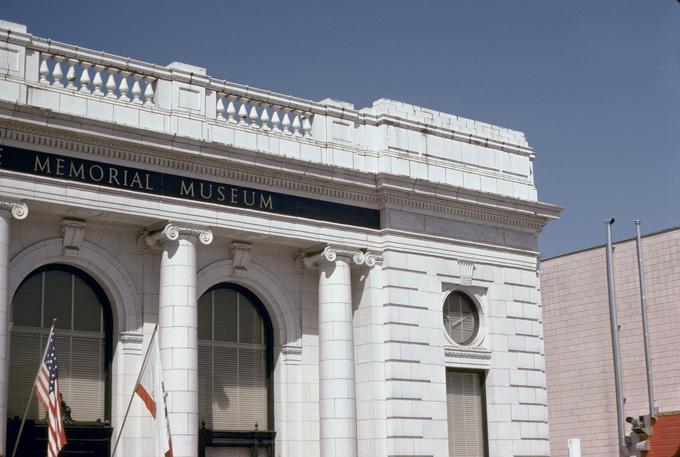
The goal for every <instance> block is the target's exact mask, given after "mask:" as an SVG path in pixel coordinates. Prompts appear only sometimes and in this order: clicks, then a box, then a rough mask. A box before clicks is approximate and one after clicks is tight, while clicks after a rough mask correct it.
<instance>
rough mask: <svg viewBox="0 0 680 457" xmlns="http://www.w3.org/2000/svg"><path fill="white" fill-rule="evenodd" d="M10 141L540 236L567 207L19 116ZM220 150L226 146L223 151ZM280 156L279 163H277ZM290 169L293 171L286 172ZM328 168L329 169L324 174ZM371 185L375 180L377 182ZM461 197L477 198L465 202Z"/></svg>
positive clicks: (4, 125)
mask: <svg viewBox="0 0 680 457" xmlns="http://www.w3.org/2000/svg"><path fill="white" fill-rule="evenodd" d="M82 126H83V125H82V124H81V127H82ZM109 128H110V126H109ZM4 140H10V141H15V142H18V143H24V144H29V145H34V146H38V147H48V148H56V149H60V150H64V151H70V152H74V153H77V154H85V155H88V156H98V157H102V158H105V159H113V160H119V161H125V162H133V163H135V164H139V165H142V166H143V165H147V166H151V167H155V168H162V169H168V170H178V171H182V172H185V173H186V172H188V173H192V174H196V175H199V176H201V177H206V178H208V177H211V178H217V180H225V181H228V182H234V183H242V184H245V185H249V186H253V187H258V188H265V189H268V190H273V191H283V192H289V193H296V194H299V195H302V196H308V197H312V198H321V199H330V200H335V201H341V202H343V203H346V204H350V205H355V206H368V207H372V208H378V209H379V208H384V207H399V208H400V209H407V210H412V211H414V212H423V211H426V212H430V213H432V214H436V215H439V216H441V215H444V216H446V217H450V218H456V219H464V220H468V221H476V222H478V223H484V224H493V225H498V226H502V227H512V228H513V229H517V230H523V231H530V232H532V233H538V232H540V230H541V229H542V227H543V225H544V224H545V223H547V222H548V221H550V220H552V219H556V218H557V214H559V208H558V207H555V206H552V205H546V204H543V203H538V202H529V201H524V200H518V201H515V200H517V199H510V198H507V199H505V198H503V197H501V196H498V195H495V194H488V195H487V196H486V198H487V199H489V200H493V201H495V202H496V203H495V204H494V205H488V204H483V203H479V202H476V200H479V199H480V194H482V193H479V192H474V191H469V192H468V191H467V190H466V189H461V188H456V187H453V186H446V185H436V186H435V187H436V188H437V189H445V188H450V192H449V194H450V195H446V196H441V195H432V194H431V192H432V188H433V186H432V183H419V182H418V180H413V179H411V178H404V177H392V176H390V183H389V185H381V184H379V183H378V181H380V180H379V179H378V177H379V176H382V174H379V175H375V174H369V173H360V172H357V171H345V170H343V171H342V172H340V173H338V174H337V175H338V176H335V177H334V176H333V172H334V167H332V166H324V165H320V164H315V165H313V166H312V165H310V164H309V163H306V162H304V161H296V160H295V159H290V158H280V157H270V156H269V155H267V156H266V157H260V156H262V154H261V153H252V155H253V163H256V164H257V165H256V166H248V165H244V164H241V163H235V160H234V159H231V158H229V157H225V156H221V155H219V156H218V155H213V156H208V155H206V154H205V153H201V154H196V153H193V154H190V153H187V152H184V151H177V150H173V149H170V148H167V149H163V148H162V147H160V146H158V145H150V144H148V143H141V141H140V142H138V143H137V144H135V143H134V142H132V141H133V140H130V141H125V140H115V139H113V138H99V137H96V136H94V133H93V134H88V133H75V132H70V131H68V130H64V129H59V128H57V127H53V126H50V127H46V126H43V125H36V124H31V123H30V121H29V122H22V121H19V120H16V119H0V141H4ZM211 146H212V145H211ZM196 149H199V150H200V149H201V145H200V144H197V145H196ZM212 150H214V151H216V152H217V151H219V149H217V148H214V149H212ZM224 150H227V151H230V150H231V148H224ZM237 151H238V152H243V151H241V150H237ZM258 154H259V155H258ZM277 160H278V161H279V162H276V161H277ZM267 161H270V162H271V163H277V164H278V167H274V166H272V165H269V166H268V165H267V164H266V163H265V162H267ZM298 162H299V163H298ZM285 166H288V168H289V169H281V168H283V167H285ZM313 167H316V168H313ZM310 169H311V171H310ZM315 169H316V170H318V174H315V173H314V170H315ZM324 171H325V172H326V173H323V172H324ZM353 176H356V177H357V178H360V179H359V181H363V182H360V183H356V182H351V178H352V177H353ZM369 182H372V183H373V184H372V185H369V184H368V183H369ZM400 186H403V188H402V187H400ZM440 193H442V192H440ZM461 198H465V200H467V201H468V202H469V201H473V202H474V203H467V202H463V201H460V199H461ZM503 205H507V206H503ZM512 206H519V207H520V208H519V209H517V208H513V207H512Z"/></svg>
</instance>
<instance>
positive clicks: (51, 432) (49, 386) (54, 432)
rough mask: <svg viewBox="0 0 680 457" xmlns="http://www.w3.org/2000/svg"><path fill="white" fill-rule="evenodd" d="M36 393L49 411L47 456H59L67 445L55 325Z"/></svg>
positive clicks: (36, 384)
mask: <svg viewBox="0 0 680 457" xmlns="http://www.w3.org/2000/svg"><path fill="white" fill-rule="evenodd" d="M35 393H36V395H37V397H38V400H39V401H40V404H41V405H42V407H43V409H44V410H45V412H46V413H47V428H48V437H47V457H57V456H58V455H59V452H61V449H62V448H63V447H64V446H65V445H66V433H65V432H64V423H63V421H62V418H61V395H60V393H59V369H58V366H57V350H56V346H55V344H54V326H52V328H51V329H50V337H49V339H48V341H47V347H46V348H45V357H44V358H43V361H42V364H41V365H40V370H39V371H38V377H37V378H36V379H35Z"/></svg>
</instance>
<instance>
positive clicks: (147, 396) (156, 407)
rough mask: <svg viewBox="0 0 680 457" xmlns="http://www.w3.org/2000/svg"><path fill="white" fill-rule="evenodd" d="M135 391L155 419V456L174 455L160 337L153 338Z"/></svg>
mask: <svg viewBox="0 0 680 457" xmlns="http://www.w3.org/2000/svg"><path fill="white" fill-rule="evenodd" d="M135 393H136V394H137V395H139V398H141V399H142V401H143V402H144V404H145V405H146V408H147V409H148V410H149V413H151V416H153V418H154V419H155V421H154V422H155V424H156V427H155V428H156V446H155V447H156V453H155V454H154V455H155V457H172V440H171V438H170V424H169V423H168V409H167V407H166V405H165V388H164V386H163V377H162V375H161V353H160V351H159V349H158V338H152V340H151V347H150V348H149V357H148V359H147V361H146V365H145V366H144V367H143V368H142V376H141V377H140V379H139V383H138V384H137V386H136V387H135Z"/></svg>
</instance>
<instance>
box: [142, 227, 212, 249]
mask: <svg viewBox="0 0 680 457" xmlns="http://www.w3.org/2000/svg"><path fill="white" fill-rule="evenodd" d="M180 237H188V238H194V239H197V240H198V241H200V242H201V244H204V245H208V244H210V243H212V240H213V233H212V230H210V229H206V228H203V227H198V226H195V225H184V224H178V223H174V222H168V223H167V224H166V225H165V227H163V228H162V229H160V230H153V231H150V230H145V231H143V232H142V233H141V235H139V237H138V238H137V246H138V247H139V249H140V250H142V251H144V250H147V249H149V248H160V247H161V246H162V245H163V243H165V242H166V241H177V240H178V239H179V238H180Z"/></svg>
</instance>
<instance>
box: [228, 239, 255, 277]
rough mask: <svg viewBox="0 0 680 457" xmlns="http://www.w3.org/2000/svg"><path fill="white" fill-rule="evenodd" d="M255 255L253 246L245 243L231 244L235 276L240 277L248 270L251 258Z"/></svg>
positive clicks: (236, 242)
mask: <svg viewBox="0 0 680 457" xmlns="http://www.w3.org/2000/svg"><path fill="white" fill-rule="evenodd" d="M252 253H253V245H252V244H250V243H246V242H245V241H233V242H232V243H231V255H232V257H233V260H232V262H233V269H234V274H235V275H240V274H242V273H243V272H245V271H246V270H248V264H249V263H250V256H251V255H252Z"/></svg>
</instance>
